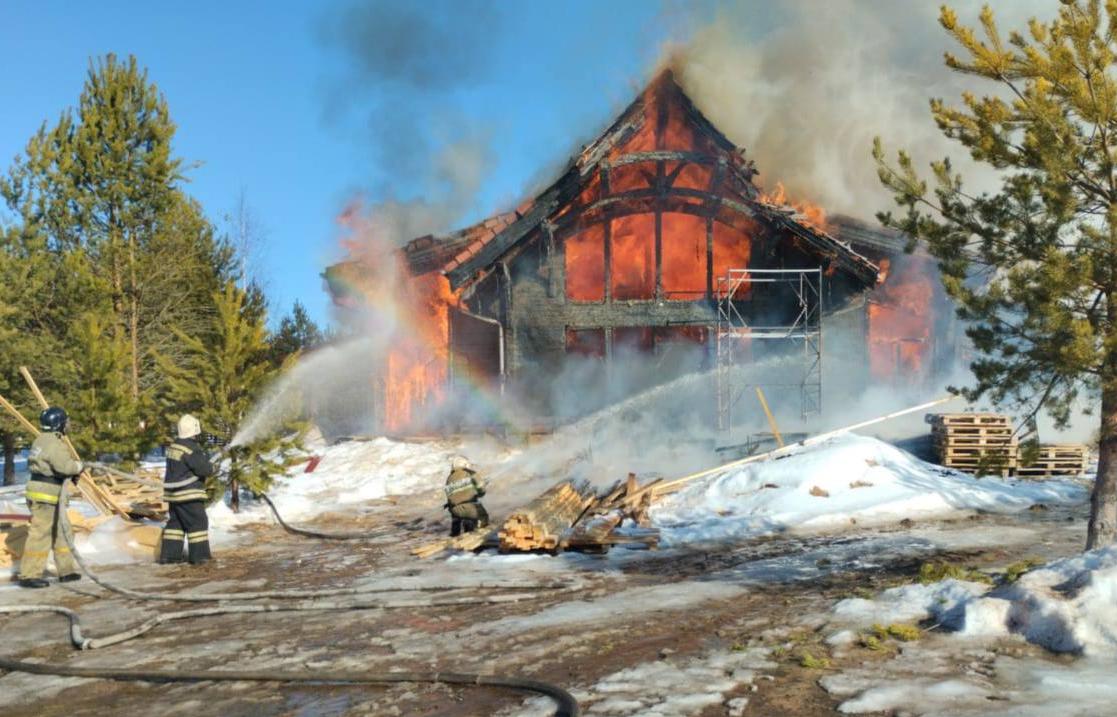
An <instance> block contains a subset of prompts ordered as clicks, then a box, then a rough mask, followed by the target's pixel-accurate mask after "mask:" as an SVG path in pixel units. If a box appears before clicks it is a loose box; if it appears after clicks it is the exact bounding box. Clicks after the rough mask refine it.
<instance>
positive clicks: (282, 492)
mask: <svg viewBox="0 0 1117 717" xmlns="http://www.w3.org/2000/svg"><path fill="white" fill-rule="evenodd" d="M456 450H457V449H456V447H455V446H454V445H452V444H447V443H439V444H429V443H405V442H399V441H392V440H389V439H387V438H376V439H373V440H371V441H348V442H345V443H339V444H337V445H333V446H329V447H325V448H321V449H320V450H319V451H318V452H317V455H319V456H320V457H321V460H320V461H319V463H318V466H317V467H316V468H315V470H314V471H313V472H312V473H306V472H305V471H306V464H305V463H304V464H299V465H296V466H292V468H291V469H290V471H289V472H288V473H287V474H286V475H285V476H280V477H278V478H277V479H276V480H275V482H274V483H273V485H272V487H271V489H270V490H269V491H268V496H269V497H270V498H271V499H272V502H274V503H275V507H276V508H277V509H278V510H279V512H280V514H282V515H283V517H284V519H285V520H305V519H307V518H312V517H314V516H315V515H318V514H320V513H324V512H328V511H332V510H338V509H344V508H346V507H354V506H356V505H357V504H360V503H366V502H368V501H372V500H377V499H380V498H387V497H389V496H395V495H411V494H415V493H422V492H425V491H433V490H437V489H439V488H441V487H442V485H443V483H444V481H445V480H446V471H447V465H448V463H449V460H450V457H451V456H452V455H453V454H454V453H455V452H456ZM209 514H210V525H211V527H213V528H216V529H217V530H218V531H226V530H228V529H231V528H235V527H236V526H238V525H244V524H246V523H257V522H261V521H266V520H271V512H270V511H269V510H268V508H267V506H265V505H262V504H260V503H251V504H248V505H246V504H245V502H243V501H242V503H241V511H240V513H233V512H232V511H231V510H228V508H227V506H221V505H217V506H211V507H210V510H209Z"/></svg>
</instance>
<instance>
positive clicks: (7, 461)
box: [0, 431, 16, 485]
mask: <svg viewBox="0 0 1117 717" xmlns="http://www.w3.org/2000/svg"><path fill="white" fill-rule="evenodd" d="M0 438H2V439H3V442H4V485H15V482H16V434H14V433H12V432H11V431H3V432H0Z"/></svg>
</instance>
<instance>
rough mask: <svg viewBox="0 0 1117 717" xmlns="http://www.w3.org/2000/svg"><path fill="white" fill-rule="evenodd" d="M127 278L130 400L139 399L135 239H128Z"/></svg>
mask: <svg viewBox="0 0 1117 717" xmlns="http://www.w3.org/2000/svg"><path fill="white" fill-rule="evenodd" d="M128 278H129V281H130V283H131V286H130V287H128V289H129V291H128V293H129V306H128V313H129V316H128V333H129V339H130V347H129V348H130V349H131V351H132V400H135V401H138V400H139V398H140V302H139V296H138V294H139V288H138V286H137V282H136V238H135V236H134V235H130V236H129V237H128Z"/></svg>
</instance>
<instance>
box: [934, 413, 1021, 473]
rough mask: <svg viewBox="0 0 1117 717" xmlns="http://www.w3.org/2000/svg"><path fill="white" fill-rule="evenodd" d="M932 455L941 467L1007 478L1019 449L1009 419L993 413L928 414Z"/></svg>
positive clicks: (1014, 463) (1014, 464) (1014, 465)
mask: <svg viewBox="0 0 1117 717" xmlns="http://www.w3.org/2000/svg"><path fill="white" fill-rule="evenodd" d="M927 422H928V423H930V424H931V436H932V438H933V440H934V446H935V455H936V457H937V458H938V460H939V463H941V464H942V465H944V466H947V467H948V468H957V469H958V470H961V471H965V472H967V473H978V474H981V475H1001V476H1007V475H1009V473H1011V472H1012V470H1013V469H1014V468H1015V467H1016V462H1017V457H1018V452H1019V446H1018V442H1017V439H1016V437H1015V436H1014V435H1013V429H1012V419H1010V418H1009V417H1008V416H1003V415H1000V414H997V413H932V414H928V415H927Z"/></svg>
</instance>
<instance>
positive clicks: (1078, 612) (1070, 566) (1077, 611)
mask: <svg viewBox="0 0 1117 717" xmlns="http://www.w3.org/2000/svg"><path fill="white" fill-rule="evenodd" d="M961 627H962V632H963V633H965V634H969V635H980V636H1003V635H1008V634H1010V633H1015V634H1019V635H1022V636H1023V637H1024V638H1025V639H1026V640H1028V642H1031V643H1034V644H1036V645H1040V646H1042V647H1045V648H1047V649H1048V650H1051V651H1053V652H1074V653H1083V654H1086V655H1091V656H1117V546H1109V547H1107V548H1100V549H1098V550H1092V551H1090V552H1088V553H1083V554H1082V555H1077V556H1074V557H1071V558H1064V559H1062V560H1056V561H1054V562H1051V563H1048V564H1047V565H1044V566H1043V567H1041V568H1039V569H1036V570H1032V571H1031V572H1028V573H1025V574H1024V575H1023V576H1022V577H1020V579H1019V580H1017V581H1016V582H1015V583H1013V584H1011V585H1006V586H1004V587H1001V588H999V589H997V590H994V591H992V592H990V593H989V594H988V595H987V596H986V597H983V598H981V599H978V600H973V601H971V602H970V603H969V604H968V605H967V606H966V610H965V619H964V623H963V625H962V626H961Z"/></svg>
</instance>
